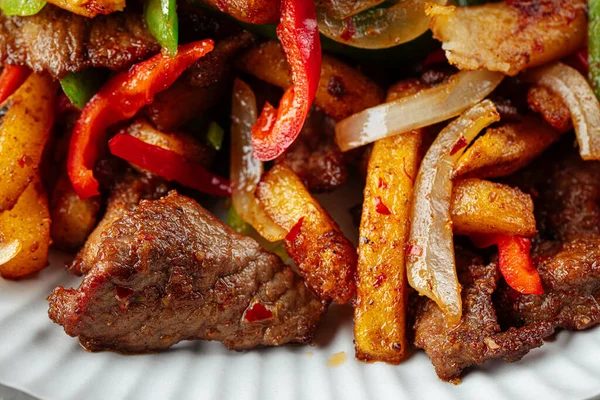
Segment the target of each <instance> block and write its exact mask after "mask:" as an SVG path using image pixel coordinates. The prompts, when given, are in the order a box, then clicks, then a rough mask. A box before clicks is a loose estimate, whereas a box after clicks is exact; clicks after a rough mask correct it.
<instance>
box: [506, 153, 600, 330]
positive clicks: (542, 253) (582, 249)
mask: <svg viewBox="0 0 600 400" xmlns="http://www.w3.org/2000/svg"><path fill="white" fill-rule="evenodd" d="M564 146H565V145H564V144H562V146H561V145H560V144H559V148H560V147H563V148H564ZM524 175H525V177H524V179H523V180H524V181H526V182H527V185H532V186H533V190H534V191H535V193H537V194H538V195H537V196H535V197H534V202H535V207H536V212H537V220H538V228H539V231H540V234H539V236H540V237H539V238H538V240H537V242H536V246H535V247H534V260H536V261H537V262H538V265H537V268H538V271H539V273H540V277H541V278H542V284H543V286H544V291H545V293H544V294H542V295H521V294H519V293H517V292H515V291H514V290H512V289H510V288H508V287H506V286H505V285H504V286H503V287H501V289H500V291H499V292H500V293H499V301H498V305H499V307H500V309H501V312H502V313H503V314H505V315H504V319H506V321H507V322H508V323H510V324H515V325H521V324H528V323H533V322H538V321H549V322H551V323H552V324H553V325H554V326H556V327H560V328H565V329H573V330H579V329H586V328H589V327H591V326H594V325H597V324H599V323H600V304H599V302H600V162H595V161H587V162H584V161H582V160H581V158H580V157H579V155H578V154H576V153H575V152H573V151H570V152H567V153H566V155H565V152H564V151H557V149H556V148H555V149H553V151H551V152H550V153H548V154H547V155H545V156H544V158H543V159H541V160H539V161H538V162H537V163H536V164H535V165H534V166H533V167H532V168H531V169H530V170H529V171H526V172H525V173H524ZM530 190H531V189H530Z"/></svg>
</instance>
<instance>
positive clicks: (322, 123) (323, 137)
mask: <svg viewBox="0 0 600 400" xmlns="http://www.w3.org/2000/svg"><path fill="white" fill-rule="evenodd" d="M334 126H335V121H334V120H333V119H331V118H329V117H328V116H326V115H325V113H323V112H321V111H316V110H313V111H311V113H310V114H309V117H308V118H307V120H306V123H305V124H304V127H303V128H302V132H301V133H300V135H299V136H298V138H297V139H296V141H295V142H294V143H293V144H292V145H291V146H290V147H289V149H288V150H287V151H286V152H285V153H284V154H283V155H282V156H281V157H279V158H278V159H277V162H282V163H285V164H286V165H288V166H289V167H290V168H291V169H293V170H294V172H295V173H296V174H297V175H298V176H299V177H300V179H302V182H303V183H304V185H305V186H306V187H307V188H308V190H310V191H311V192H313V193H323V192H331V191H333V190H335V189H337V188H338V187H340V186H342V185H343V184H344V183H346V180H347V179H348V170H347V168H346V163H345V160H344V154H343V153H342V151H341V150H340V148H339V147H338V145H337V144H336V143H335V141H334V131H333V129H334Z"/></svg>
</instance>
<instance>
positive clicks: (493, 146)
mask: <svg viewBox="0 0 600 400" xmlns="http://www.w3.org/2000/svg"><path fill="white" fill-rule="evenodd" d="M559 138H560V133H559V132H557V131H555V130H554V129H553V128H551V127H550V126H549V125H547V124H546V123H544V122H543V121H540V120H539V119H535V118H528V117H526V118H523V119H522V120H521V121H517V122H509V123H507V124H504V125H501V126H498V127H493V128H488V129H487V130H486V132H485V134H484V135H482V136H481V137H480V138H478V139H477V140H476V141H475V143H473V144H472V145H471V147H469V148H468V149H467V151H465V153H464V154H463V155H462V156H461V158H460V160H459V161H458V165H457V167H456V170H455V176H462V177H477V178H495V177H500V176H507V175H510V174H512V173H514V172H516V171H518V170H519V169H521V168H523V167H525V166H526V165H527V164H529V163H530V162H531V161H533V160H534V159H536V158H537V157H538V156H539V155H540V154H542V152H544V150H546V149H547V148H548V147H550V145H551V144H552V143H554V142H556V141H557V140H558V139H559Z"/></svg>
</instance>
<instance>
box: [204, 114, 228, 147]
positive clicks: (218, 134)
mask: <svg viewBox="0 0 600 400" xmlns="http://www.w3.org/2000/svg"><path fill="white" fill-rule="evenodd" d="M224 136H225V132H223V128H221V127H220V126H219V124H217V123H216V122H214V121H213V122H211V123H210V125H209V126H208V132H207V133H206V140H207V141H208V144H210V145H211V146H212V147H213V148H214V149H215V150H217V151H218V150H221V147H223V137H224Z"/></svg>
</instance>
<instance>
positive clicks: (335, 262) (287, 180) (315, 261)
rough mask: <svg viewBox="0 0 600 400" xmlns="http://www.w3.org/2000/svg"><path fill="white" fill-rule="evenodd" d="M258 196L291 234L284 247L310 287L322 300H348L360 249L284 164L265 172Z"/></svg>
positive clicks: (257, 189) (279, 223)
mask: <svg viewBox="0 0 600 400" xmlns="http://www.w3.org/2000/svg"><path fill="white" fill-rule="evenodd" d="M256 197H257V199H258V200H259V202H260V204H261V205H262V206H263V207H264V209H265V211H266V213H267V215H268V216H269V217H271V219H273V221H275V223H276V224H278V225H279V226H281V227H282V228H283V229H285V230H286V231H287V232H289V233H288V235H287V236H286V238H285V239H284V243H285V247H286V250H287V252H288V254H289V255H290V256H291V257H292V259H293V260H294V262H295V263H296V265H297V266H298V268H299V269H300V274H301V275H302V276H303V277H304V280H305V281H306V283H307V285H308V286H309V287H310V288H311V289H312V290H313V291H314V292H315V293H316V294H317V295H318V296H319V297H320V298H321V299H323V300H334V301H335V302H336V303H338V304H344V303H346V302H348V301H349V300H350V298H351V297H352V296H353V295H354V292H355V285H354V273H355V271H356V251H355V250H354V247H353V246H352V244H351V243H350V241H348V239H347V238H346V237H345V236H344V235H343V233H342V232H341V230H340V227H339V226H338V224H337V223H336V222H335V221H334V220H333V219H331V217H330V216H329V214H328V213H327V211H325V210H324V209H323V208H322V207H321V206H320V205H319V203H318V202H317V201H316V200H315V199H314V198H313V197H312V196H311V195H310V193H309V192H308V190H307V189H306V188H305V187H304V185H303V184H302V181H301V180H300V178H298V176H297V175H296V174H295V173H294V171H292V170H291V169H290V168H289V167H288V166H286V165H285V164H278V165H276V166H275V167H273V169H271V170H270V171H269V172H267V173H266V174H265V175H263V177H262V180H261V181H260V183H259V184H258V187H257V188H256ZM301 219H302V222H300V223H299V221H300V220H301Z"/></svg>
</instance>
